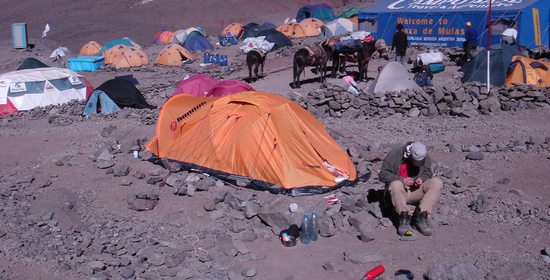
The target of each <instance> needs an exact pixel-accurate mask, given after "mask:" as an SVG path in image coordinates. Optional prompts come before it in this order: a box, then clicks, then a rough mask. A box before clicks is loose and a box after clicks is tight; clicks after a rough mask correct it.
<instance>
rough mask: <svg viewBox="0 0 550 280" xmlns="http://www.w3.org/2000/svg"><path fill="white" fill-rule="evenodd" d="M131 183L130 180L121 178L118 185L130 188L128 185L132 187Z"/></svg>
mask: <svg viewBox="0 0 550 280" xmlns="http://www.w3.org/2000/svg"><path fill="white" fill-rule="evenodd" d="M132 183H133V182H132V180H130V179H128V178H122V179H120V181H119V182H118V184H119V185H121V186H130V185H132Z"/></svg>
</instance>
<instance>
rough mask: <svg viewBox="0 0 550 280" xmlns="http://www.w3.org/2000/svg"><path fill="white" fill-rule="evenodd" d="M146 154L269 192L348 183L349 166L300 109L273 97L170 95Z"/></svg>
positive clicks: (343, 153) (326, 188)
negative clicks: (149, 153)
mask: <svg viewBox="0 0 550 280" xmlns="http://www.w3.org/2000/svg"><path fill="white" fill-rule="evenodd" d="M147 150H148V151H149V152H151V153H153V154H155V155H156V156H158V157H159V158H167V159H170V160H173V161H176V162H179V163H181V164H182V165H183V166H184V167H186V168H189V169H193V170H196V171H199V172H203V173H207V174H210V175H211V176H215V177H217V178H220V179H223V180H231V181H236V180H250V186H249V187H252V188H257V189H260V190H268V191H270V192H272V193H283V194H290V195H307V194H316V193H323V192H326V191H330V190H333V189H335V188H337V187H339V186H342V185H345V184H349V183H350V182H353V181H355V180H356V171H355V166H354V165H353V162H352V161H351V159H350V158H349V156H348V155H347V153H346V151H344V149H342V148H341V147H340V146H339V145H338V143H336V141H335V140H334V139H333V138H332V137H331V136H330V135H329V134H328V132H327V131H326V129H325V127H324V126H323V125H322V124H321V123H320V122H319V121H318V120H317V119H315V118H314V117H313V116H312V115H311V114H310V113H309V112H308V111H307V110H305V109H303V108H302V107H300V106H299V105H298V104H295V103H293V102H291V101H289V100H287V99H285V98H283V97H281V96H278V95H276V94H270V93H264V92H242V93H238V94H234V95H229V96H225V97H219V98H207V97H194V96H189V95H177V96H174V97H172V98H170V99H169V100H168V101H167V102H166V103H165V104H164V106H163V107H162V109H161V111H160V114H159V118H158V121H157V130H156V135H155V137H154V138H153V139H152V140H151V142H149V143H148V144H147Z"/></svg>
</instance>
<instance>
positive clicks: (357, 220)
mask: <svg viewBox="0 0 550 280" xmlns="http://www.w3.org/2000/svg"><path fill="white" fill-rule="evenodd" d="M348 221H349V223H350V224H351V225H352V226H353V227H355V228H356V229H357V230H359V231H361V230H360V229H362V228H363V229H368V230H371V231H374V230H375V229H376V228H377V227H378V225H379V224H380V221H379V220H378V219H376V218H375V217H373V216H372V215H371V214H370V213H369V212H367V211H359V212H357V213H354V214H351V215H350V216H349V218H348Z"/></svg>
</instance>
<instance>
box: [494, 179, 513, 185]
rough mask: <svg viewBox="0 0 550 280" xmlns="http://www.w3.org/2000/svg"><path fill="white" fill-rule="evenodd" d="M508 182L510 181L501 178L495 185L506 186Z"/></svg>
mask: <svg viewBox="0 0 550 280" xmlns="http://www.w3.org/2000/svg"><path fill="white" fill-rule="evenodd" d="M510 182H511V180H510V179H509V178H501V179H498V180H497V184H499V185H508V184H510Z"/></svg>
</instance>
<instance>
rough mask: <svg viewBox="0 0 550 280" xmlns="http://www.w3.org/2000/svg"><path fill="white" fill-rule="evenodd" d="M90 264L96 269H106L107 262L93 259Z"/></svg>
mask: <svg viewBox="0 0 550 280" xmlns="http://www.w3.org/2000/svg"><path fill="white" fill-rule="evenodd" d="M88 266H89V267H91V268H92V269H93V270H94V271H99V270H104V269H105V264H104V263H103V262H100V261H91V262H89V263H88Z"/></svg>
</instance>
